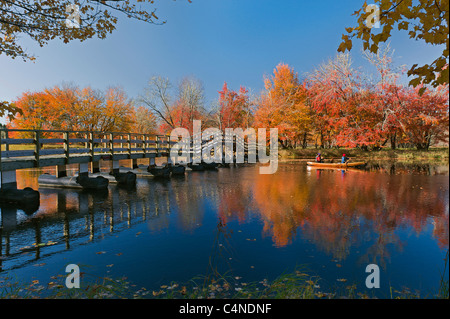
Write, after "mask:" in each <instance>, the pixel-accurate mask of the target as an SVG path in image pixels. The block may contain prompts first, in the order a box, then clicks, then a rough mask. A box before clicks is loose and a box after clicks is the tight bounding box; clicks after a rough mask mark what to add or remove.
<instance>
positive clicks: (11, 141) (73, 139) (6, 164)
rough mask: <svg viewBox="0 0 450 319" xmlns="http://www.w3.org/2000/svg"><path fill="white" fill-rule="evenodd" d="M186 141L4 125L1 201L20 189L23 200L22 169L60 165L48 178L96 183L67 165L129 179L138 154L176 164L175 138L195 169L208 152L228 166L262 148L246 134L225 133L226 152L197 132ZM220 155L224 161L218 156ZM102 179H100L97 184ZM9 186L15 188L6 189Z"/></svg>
mask: <svg viewBox="0 0 450 319" xmlns="http://www.w3.org/2000/svg"><path fill="white" fill-rule="evenodd" d="M181 141H182V140H181V139H180V138H179V137H173V138H171V137H170V135H155V134H143V133H124V132H97V131H63V130H61V131H59V130H23V129H1V130H0V146H1V147H0V171H1V190H0V201H14V197H15V196H16V195H17V201H21V198H23V196H22V195H23V194H21V193H17V192H14V191H16V190H17V182H16V170H18V169H27V168H40V167H49V166H54V167H56V174H55V175H54V176H44V177H46V179H47V182H48V183H50V184H54V185H55V186H60V187H65V186H70V185H72V186H74V185H76V184H79V185H80V187H85V186H86V185H92V183H91V184H89V183H88V181H86V183H85V184H83V183H82V182H81V181H80V180H78V179H75V177H68V176H67V172H66V166H67V165H70V164H78V167H79V169H78V174H77V176H80V177H81V176H83V177H86V178H88V179H90V180H94V178H93V177H97V179H95V181H96V182H99V181H101V180H102V178H103V179H107V180H108V181H111V182H114V179H115V181H116V182H117V181H119V182H120V181H121V180H123V178H122V177H123V174H125V173H128V175H127V176H130V174H135V173H136V171H133V170H135V169H138V165H137V160H138V159H148V167H153V168H155V169H167V167H165V168H163V167H160V168H158V167H155V166H156V165H155V159H156V158H157V157H165V158H167V164H168V166H169V167H170V166H171V165H172V164H173V163H172V159H171V156H170V151H171V148H172V147H173V146H174V145H175V144H177V145H178V146H177V147H178V148H180V150H179V152H177V153H181V148H182V147H185V148H184V150H188V153H189V156H187V157H186V158H185V160H184V161H183V162H182V163H181V165H182V166H189V167H192V169H195V166H196V165H197V166H198V165H200V166H201V165H202V164H205V163H199V161H198V160H199V159H202V154H204V152H209V153H210V155H214V154H217V155H218V156H217V157H215V159H216V160H215V161H214V163H215V164H217V165H219V164H221V165H224V166H226V165H227V164H229V163H233V160H234V158H236V156H237V155H238V153H239V155H240V156H242V157H243V158H245V159H247V158H248V154H249V149H250V152H255V151H256V149H252V148H251V147H250V148H249V146H248V143H247V142H246V140H245V139H244V137H241V136H235V135H234V136H231V137H225V139H220V143H221V145H220V146H221V147H220V148H219V150H220V154H219V153H216V152H217V149H218V146H219V144H218V143H217V141H215V140H214V139H213V140H209V141H208V140H207V141H204V140H202V139H201V138H200V141H201V143H200V144H198V143H195V142H194V141H195V136H193V138H192V139H189V145H186V144H182V143H181ZM255 147H256V146H255ZM230 148H231V150H230ZM226 154H227V156H228V157H230V154H231V157H232V158H231V161H230V160H229V159H228V161H226V160H225V155H226ZM218 158H219V159H220V163H218V161H217V159H218ZM255 159H256V156H255ZM101 160H102V161H111V162H112V171H111V174H103V175H100V177H99V173H100V165H99V162H100V161H101ZM120 160H130V165H129V167H128V168H122V167H120V166H119V161H120ZM255 162H256V161H255ZM193 164H196V165H193ZM177 166H180V163H177ZM205 166H206V164H205ZM213 167H214V165H213ZM141 168H142V167H141ZM145 168H146V167H144V170H141V172H142V174H143V175H150V176H152V175H155V172H154V171H151V170H150V169H145ZM151 172H153V173H151ZM183 173H184V170H183ZM94 174H97V175H94ZM68 178H69V179H68ZM134 180H135V179H134ZM40 184H41V181H40ZM97 184H98V183H94V185H97ZM102 185H103V186H99V187H104V186H105V185H106V186H107V185H108V182H106V183H103V184H102ZM46 186H48V185H46ZM86 187H87V186H86ZM6 191H9V192H8V193H5V192H6ZM27 192H29V193H30V190H29V189H28V190H27ZM30 194H31V193H30Z"/></svg>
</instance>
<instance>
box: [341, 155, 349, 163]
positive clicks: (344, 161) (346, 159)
mask: <svg viewBox="0 0 450 319" xmlns="http://www.w3.org/2000/svg"><path fill="white" fill-rule="evenodd" d="M349 160H350V158H348V157H347V156H346V155H345V154H342V159H341V163H342V164H346V163H347V162H348V161H349Z"/></svg>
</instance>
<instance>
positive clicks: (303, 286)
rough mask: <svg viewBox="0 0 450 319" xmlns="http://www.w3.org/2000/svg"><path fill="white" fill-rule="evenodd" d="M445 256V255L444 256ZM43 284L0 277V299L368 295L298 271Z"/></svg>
mask: <svg viewBox="0 0 450 319" xmlns="http://www.w3.org/2000/svg"><path fill="white" fill-rule="evenodd" d="M447 258H448V257H447ZM53 279H54V280H53V281H52V282H50V283H48V284H41V283H39V282H38V281H37V280H34V281H33V282H32V283H31V284H24V283H21V282H19V281H17V280H16V281H14V280H11V278H6V280H5V278H0V299H27V298H32V299H42V298H47V299H123V298H124V299H230V298H231V299H369V298H376V297H374V296H373V295H368V294H367V293H363V292H359V291H358V290H357V285H356V284H355V283H350V282H347V280H346V279H344V278H342V279H338V282H337V284H336V285H335V286H334V287H333V288H331V291H330V289H328V290H327V289H326V288H323V287H321V284H322V280H321V279H320V278H319V277H317V276H311V275H310V274H308V273H306V272H305V271H303V270H302V269H298V270H296V271H294V272H292V273H286V274H283V275H281V276H279V277H278V278H276V279H275V280H273V281H268V280H267V279H263V280H261V281H258V282H244V281H242V278H241V277H231V276H228V277H227V276H219V277H215V278H212V277H205V276H203V277H202V276H200V277H197V278H193V279H192V280H190V281H189V282H187V283H183V284H181V283H175V282H172V283H169V284H167V285H161V286H160V287H159V288H158V289H156V290H147V289H146V288H138V287H137V286H136V285H133V284H131V283H130V282H129V281H127V278H120V279H112V278H97V279H95V280H92V278H90V279H89V278H86V277H82V279H81V282H82V284H81V287H80V288H79V289H68V288H66V287H65V285H64V280H65V276H63V275H59V276H56V277H53ZM448 285H449V282H448V280H444V277H442V278H441V281H440V283H439V285H438V287H437V289H436V290H435V291H431V292H420V293H419V292H411V291H410V290H409V289H407V288H403V289H401V290H397V289H395V288H393V287H391V288H390V294H389V295H387V296H383V297H382V298H383V299H448V297H449V294H448Z"/></svg>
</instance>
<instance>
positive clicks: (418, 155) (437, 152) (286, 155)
mask: <svg viewBox="0 0 450 319" xmlns="http://www.w3.org/2000/svg"><path fill="white" fill-rule="evenodd" d="M318 152H320V153H321V154H322V158H323V159H325V161H328V160H330V159H334V161H337V160H338V159H340V158H341V156H342V154H346V155H347V157H350V158H353V159H363V160H399V161H438V162H443V161H447V162H448V160H449V148H448V147H445V148H430V149H429V150H428V151H425V150H416V149H395V150H393V149H388V148H386V149H382V150H379V151H364V150H361V149H356V148H353V149H344V148H339V149H336V148H333V149H316V148H306V149H301V148H297V149H279V150H278V154H279V156H280V157H281V159H314V158H315V157H316V154H317V153H318Z"/></svg>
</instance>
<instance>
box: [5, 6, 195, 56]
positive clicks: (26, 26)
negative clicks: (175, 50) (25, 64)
mask: <svg viewBox="0 0 450 319" xmlns="http://www.w3.org/2000/svg"><path fill="white" fill-rule="evenodd" d="M188 1H189V2H190V0H188ZM153 5H154V0H86V1H79V0H74V1H70V0H33V1H31V0H0V54H5V55H7V56H10V57H12V58H15V57H22V58H23V59H24V60H28V59H34V57H33V56H32V55H30V54H28V53H27V52H26V50H25V49H24V48H23V47H22V45H21V43H20V41H19V39H20V38H21V36H23V35H26V36H28V38H30V39H31V40H33V41H35V42H37V43H38V44H39V45H40V46H44V45H45V44H47V43H48V42H49V41H50V40H53V39H59V40H61V41H63V42H64V43H68V42H69V41H72V40H75V39H78V40H80V41H84V40H86V39H90V38H93V37H95V36H97V37H98V38H100V39H104V38H105V37H106V36H107V35H108V34H109V33H112V32H113V31H114V29H115V28H116V25H117V22H118V17H119V16H126V17H128V18H131V19H135V20H138V21H143V22H145V23H150V24H164V23H165V22H158V20H159V19H158V16H157V15H156V9H155V8H154V7H153Z"/></svg>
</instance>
